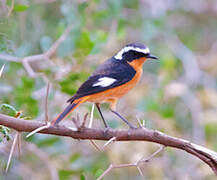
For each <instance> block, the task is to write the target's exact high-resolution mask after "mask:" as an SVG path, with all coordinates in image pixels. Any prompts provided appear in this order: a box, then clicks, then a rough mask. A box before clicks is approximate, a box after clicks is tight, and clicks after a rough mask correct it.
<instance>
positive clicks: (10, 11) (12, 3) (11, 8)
mask: <svg viewBox="0 0 217 180" xmlns="http://www.w3.org/2000/svg"><path fill="white" fill-rule="evenodd" d="M13 9H14V0H12V1H11V7H10V9H9V10H8V17H9V16H10V15H11V13H12V11H13Z"/></svg>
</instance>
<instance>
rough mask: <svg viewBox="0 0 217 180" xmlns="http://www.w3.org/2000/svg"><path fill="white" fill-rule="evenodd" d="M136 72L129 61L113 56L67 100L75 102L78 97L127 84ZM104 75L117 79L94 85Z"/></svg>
mask: <svg viewBox="0 0 217 180" xmlns="http://www.w3.org/2000/svg"><path fill="white" fill-rule="evenodd" d="M135 74H136V71H135V70H134V69H133V68H132V67H131V66H130V65H129V64H128V63H125V62H123V61H122V62H121V61H120V60H116V59H114V58H111V59H109V60H108V61H106V62H105V63H104V64H102V65H101V66H99V67H98V68H97V69H96V71H95V72H94V73H93V74H92V75H91V76H90V77H89V78H88V79H87V81H85V82H84V83H83V84H82V85H81V87H80V88H79V89H78V91H77V93H76V94H75V95H74V96H73V97H72V98H70V99H69V100H68V101H67V102H73V101H74V100H75V99H77V98H80V97H83V96H87V95H91V94H95V93H98V92H102V91H105V90H107V89H111V88H114V87H117V86H120V85H122V84H125V83H126V82H128V81H130V80H131V79H132V78H133V77H134V75H135ZM103 77H108V78H113V79H115V80H116V81H115V82H114V83H112V84H111V85H109V86H105V87H103V86H93V85H94V84H95V83H97V82H99V79H100V78H103Z"/></svg>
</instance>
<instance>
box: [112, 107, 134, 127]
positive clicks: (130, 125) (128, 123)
mask: <svg viewBox="0 0 217 180" xmlns="http://www.w3.org/2000/svg"><path fill="white" fill-rule="evenodd" d="M111 112H113V113H114V114H116V115H117V116H118V117H119V118H121V119H122V120H123V121H124V122H125V123H127V125H128V126H129V127H130V128H131V129H136V127H135V126H134V125H132V124H131V123H130V122H129V121H127V120H126V119H125V118H124V117H122V116H121V115H120V114H119V113H118V112H117V111H114V110H112V109H111Z"/></svg>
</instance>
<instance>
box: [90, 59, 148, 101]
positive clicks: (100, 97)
mask: <svg viewBox="0 0 217 180" xmlns="http://www.w3.org/2000/svg"><path fill="white" fill-rule="evenodd" d="M145 60H146V59H145V58H140V59H137V60H134V61H132V62H130V63H129V64H130V65H131V66H132V67H133V68H134V69H135V70H136V74H135V76H134V77H133V79H132V80H130V81H129V82H127V83H126V84H123V85H121V86H118V87H115V88H112V89H108V90H106V91H103V92H99V93H96V94H92V95H89V96H88V100H87V101H90V102H95V103H103V102H110V101H111V100H112V99H114V100H117V99H119V98H120V97H122V96H123V95H125V94H126V93H128V92H129V90H131V89H132V88H133V87H134V86H135V85H136V83H137V82H138V81H139V80H140V78H141V75H142V65H143V63H144V62H145Z"/></svg>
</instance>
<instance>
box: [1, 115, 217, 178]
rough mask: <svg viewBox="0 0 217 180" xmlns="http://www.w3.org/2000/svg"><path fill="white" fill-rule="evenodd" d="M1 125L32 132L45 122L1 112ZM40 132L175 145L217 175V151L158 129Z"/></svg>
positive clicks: (59, 128)
mask: <svg viewBox="0 0 217 180" xmlns="http://www.w3.org/2000/svg"><path fill="white" fill-rule="evenodd" d="M0 125H4V126H7V127H9V128H12V129H15V130H17V131H20V132H31V131H33V130H35V129H36V128H39V127H41V126H43V125H44V123H41V122H36V121H29V120H23V119H19V118H13V117H10V116H7V115H3V114H0ZM40 133H43V134H53V135H58V136H67V137H72V138H74V139H92V140H109V139H111V138H112V137H115V138H116V141H149V142H154V143H158V144H162V145H164V146H168V147H173V148H177V149H181V150H184V151H186V152H188V153H190V154H192V155H194V156H196V157H198V158H200V159H201V160H202V161H203V162H205V163H206V164H208V165H209V166H210V167H211V168H212V170H213V172H214V173H215V174H216V175H217V152H214V151H212V150H209V149H207V148H205V147H203V146H200V145H197V144H194V143H191V142H190V141H187V140H184V139H181V138H176V137H172V136H169V135H166V134H164V133H162V132H160V131H157V130H151V129H145V128H138V129H129V130H113V129H108V130H104V129H93V128H85V127H82V128H80V129H79V131H72V130H70V129H69V128H67V127H64V126H60V125H59V126H50V127H49V128H47V129H44V130H42V131H41V132H40Z"/></svg>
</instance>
